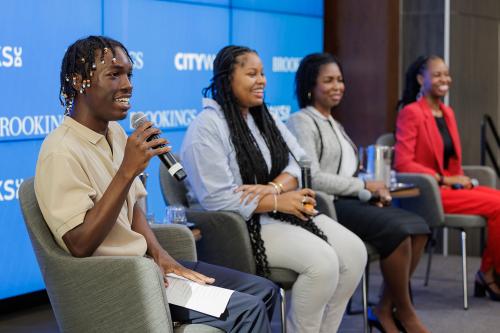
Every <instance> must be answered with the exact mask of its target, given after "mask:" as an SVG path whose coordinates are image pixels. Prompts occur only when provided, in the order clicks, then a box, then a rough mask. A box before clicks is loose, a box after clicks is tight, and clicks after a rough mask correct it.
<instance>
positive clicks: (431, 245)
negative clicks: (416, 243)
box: [424, 229, 436, 287]
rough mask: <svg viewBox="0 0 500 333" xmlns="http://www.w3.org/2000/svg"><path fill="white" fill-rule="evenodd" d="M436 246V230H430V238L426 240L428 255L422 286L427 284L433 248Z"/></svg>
mask: <svg viewBox="0 0 500 333" xmlns="http://www.w3.org/2000/svg"><path fill="white" fill-rule="evenodd" d="M435 247H436V230H435V229H433V230H432V234H431V238H430V239H429V241H428V250H427V252H428V255H427V268H426V269H425V280H424V286H426V287H427V286H428V285H429V277H430V275H431V265H432V255H433V254H434V249H435Z"/></svg>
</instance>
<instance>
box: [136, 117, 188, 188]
mask: <svg viewBox="0 0 500 333" xmlns="http://www.w3.org/2000/svg"><path fill="white" fill-rule="evenodd" d="M146 121H148V118H147V116H146V115H145V114H144V113H142V112H137V113H135V114H134V115H133V116H132V127H133V128H134V129H137V128H138V127H140V126H141V125H142V124H144V123H145V122H146ZM159 138H160V137H159V136H158V134H154V135H151V136H150V137H149V138H147V139H146V141H148V142H149V141H151V140H154V139H159ZM163 147H165V145H164V144H161V145H158V146H156V147H154V148H155V149H156V148H163ZM158 158H159V159H160V160H161V161H162V162H163V164H165V166H166V167H167V170H168V173H170V175H172V177H174V178H175V179H177V180H178V181H181V180H183V179H184V178H186V176H187V175H186V172H185V171H184V168H183V167H182V165H181V164H180V163H179V162H177V160H176V159H175V157H174V155H172V153H170V152H168V153H165V154H161V155H158Z"/></svg>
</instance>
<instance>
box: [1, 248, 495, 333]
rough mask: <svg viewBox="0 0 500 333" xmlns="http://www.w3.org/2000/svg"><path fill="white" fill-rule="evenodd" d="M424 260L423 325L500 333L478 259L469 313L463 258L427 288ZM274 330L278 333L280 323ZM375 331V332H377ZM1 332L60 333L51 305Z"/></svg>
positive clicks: (472, 267)
mask: <svg viewBox="0 0 500 333" xmlns="http://www.w3.org/2000/svg"><path fill="white" fill-rule="evenodd" d="M426 260H427V257H424V258H423V259H422V261H421V263H420V266H419V267H418V269H417V272H416V273H415V276H414V278H413V281H412V289H413V296H414V302H415V306H416V308H417V311H418V313H419V315H420V316H421V318H422V320H423V321H424V323H425V324H426V325H427V327H429V329H430V330H431V332H433V333H449V332H454V333H494V332H500V302H493V301H490V300H489V299H487V298H474V297H472V294H473V286H474V285H473V281H474V274H475V272H476V270H477V268H478V267H479V258H472V257H471V258H469V259H468V262H467V263H468V270H469V272H468V281H469V284H468V285H469V309H468V310H467V311H464V310H463V307H462V284H461V283H462V275H461V274H462V273H461V258H460V257H457V256H449V257H442V256H437V255H436V256H435V258H434V260H433V266H432V271H431V279H430V283H429V286H428V287H424V286H423V280H424V271H425V263H426ZM381 282H382V277H381V274H380V271H379V269H378V264H377V263H372V266H371V274H370V300H371V301H372V302H375V301H376V300H377V295H378V289H379V287H380V285H381ZM360 302H361V297H360V293H359V290H358V291H357V292H356V295H355V296H354V301H353V307H357V308H359V306H360ZM273 328H275V331H276V332H279V331H280V330H279V322H278V320H274V321H273ZM375 331H376V330H375V329H374V332H375ZM0 332H2V333H3V332H9V333H33V332H37V333H55V332H58V329H57V325H56V323H55V319H54V316H53V314H52V311H51V309H50V306H49V305H45V306H39V307H36V308H32V309H29V310H26V311H22V312H18V313H13V314H9V315H7V316H5V315H4V316H0ZM339 332H346V333H347V332H363V318H362V316H361V315H352V316H349V315H345V316H344V319H343V321H342V325H341V327H340V330H339Z"/></svg>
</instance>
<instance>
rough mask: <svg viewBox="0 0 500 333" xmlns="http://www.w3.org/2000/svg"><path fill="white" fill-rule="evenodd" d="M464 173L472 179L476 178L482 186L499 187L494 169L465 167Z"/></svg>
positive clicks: (475, 166) (480, 166) (474, 166)
mask: <svg viewBox="0 0 500 333" xmlns="http://www.w3.org/2000/svg"><path fill="white" fill-rule="evenodd" d="M462 169H463V170H464V173H465V174H466V175H467V176H468V177H470V178H476V179H477V180H478V181H479V184H480V185H483V186H489V187H492V188H496V187H497V184H496V183H497V177H496V175H495V171H493V168H490V167H489V166H482V165H464V166H463V167H462Z"/></svg>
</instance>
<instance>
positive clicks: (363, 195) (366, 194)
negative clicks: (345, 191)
mask: <svg viewBox="0 0 500 333" xmlns="http://www.w3.org/2000/svg"><path fill="white" fill-rule="evenodd" d="M371 198H372V193H371V192H370V191H368V190H367V189H361V190H359V192H358V199H359V201H361V202H368V201H370V199H371Z"/></svg>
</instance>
